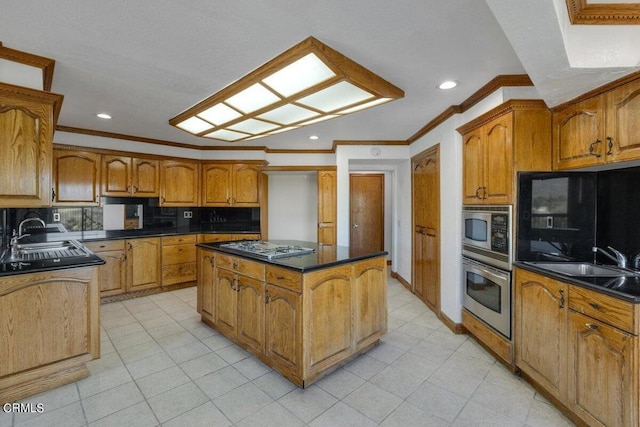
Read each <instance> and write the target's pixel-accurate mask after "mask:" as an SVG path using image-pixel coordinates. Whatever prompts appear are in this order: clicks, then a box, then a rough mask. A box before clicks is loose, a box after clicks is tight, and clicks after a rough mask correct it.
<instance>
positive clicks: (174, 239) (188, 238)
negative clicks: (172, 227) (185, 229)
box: [162, 234, 198, 246]
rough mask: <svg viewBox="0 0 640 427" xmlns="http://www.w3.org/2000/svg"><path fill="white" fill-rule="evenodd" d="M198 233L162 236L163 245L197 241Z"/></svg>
mask: <svg viewBox="0 0 640 427" xmlns="http://www.w3.org/2000/svg"><path fill="white" fill-rule="evenodd" d="M197 237H198V235H197V234H186V235H181V236H166V237H163V238H162V246H169V245H180V244H184V243H194V244H195V243H196V240H197Z"/></svg>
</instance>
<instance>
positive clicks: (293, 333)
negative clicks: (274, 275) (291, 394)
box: [265, 284, 302, 378]
mask: <svg viewBox="0 0 640 427" xmlns="http://www.w3.org/2000/svg"><path fill="white" fill-rule="evenodd" d="M301 301H302V299H301V296H300V293H298V292H293V291H291V290H289V289H285V288H281V287H279V286H274V285H271V284H267V285H266V306H265V307H266V313H265V324H266V331H265V332H266V334H265V335H266V336H265V354H266V356H267V357H268V358H269V360H271V361H272V362H273V363H274V364H275V365H276V366H278V367H280V369H282V370H284V371H286V372H289V373H290V375H292V376H294V377H297V378H300V377H301V375H302V372H301V370H302V367H301V363H302V303H301Z"/></svg>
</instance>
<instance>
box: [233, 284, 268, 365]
mask: <svg viewBox="0 0 640 427" xmlns="http://www.w3.org/2000/svg"><path fill="white" fill-rule="evenodd" d="M236 287H237V292H238V328H237V337H238V340H240V341H241V342H243V343H244V344H246V345H247V346H248V347H250V348H252V349H254V350H256V351H258V352H260V353H263V352H264V306H265V300H264V282H263V281H261V280H256V279H252V278H250V277H246V276H243V275H240V274H239V275H238V276H237V282H236Z"/></svg>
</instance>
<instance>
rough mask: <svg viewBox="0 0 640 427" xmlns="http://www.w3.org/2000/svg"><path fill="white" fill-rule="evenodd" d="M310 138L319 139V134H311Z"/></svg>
mask: <svg viewBox="0 0 640 427" xmlns="http://www.w3.org/2000/svg"><path fill="white" fill-rule="evenodd" d="M309 139H318V135H311V136H310V137H309Z"/></svg>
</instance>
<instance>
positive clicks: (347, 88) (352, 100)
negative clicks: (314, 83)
mask: <svg viewBox="0 0 640 427" xmlns="http://www.w3.org/2000/svg"><path fill="white" fill-rule="evenodd" d="M369 98H373V94H371V93H369V92H367V91H364V90H362V89H360V88H359V87H357V86H354V85H352V84H351V83H349V82H340V83H337V84H335V85H333V86H329V87H328V88H326V89H324V90H321V91H320V92H317V93H314V94H313V95H309V96H305V97H304V98H302V99H299V100H298V103H300V104H304V105H307V106H309V107H312V108H316V109H318V110H321V111H324V112H327V113H328V112H329V111H334V110H337V109H339V108H344V107H346V106H348V105H353V104H356V103H359V102H363V101H365V100H367V99H369Z"/></svg>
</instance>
